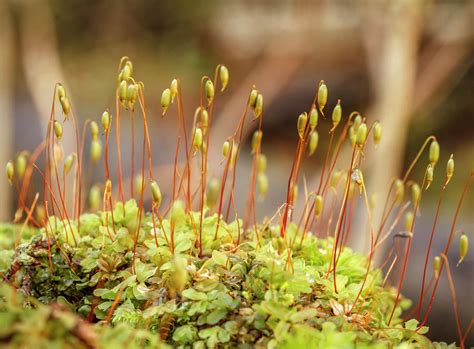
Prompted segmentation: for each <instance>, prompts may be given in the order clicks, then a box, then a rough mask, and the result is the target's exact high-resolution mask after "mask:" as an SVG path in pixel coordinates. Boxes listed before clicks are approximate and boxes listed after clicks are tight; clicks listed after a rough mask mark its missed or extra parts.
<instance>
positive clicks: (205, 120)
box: [201, 108, 209, 134]
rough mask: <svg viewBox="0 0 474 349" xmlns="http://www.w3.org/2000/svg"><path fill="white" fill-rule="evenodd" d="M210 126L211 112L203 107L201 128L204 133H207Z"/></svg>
mask: <svg viewBox="0 0 474 349" xmlns="http://www.w3.org/2000/svg"><path fill="white" fill-rule="evenodd" d="M208 127H209V113H208V112H207V110H206V109H204V108H201V128H202V132H203V134H206V132H207V128H208Z"/></svg>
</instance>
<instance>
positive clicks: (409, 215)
mask: <svg viewBox="0 0 474 349" xmlns="http://www.w3.org/2000/svg"><path fill="white" fill-rule="evenodd" d="M414 219H415V216H414V215H413V212H411V211H410V212H407V213H406V214H405V231H411V227H412V225H413V220H414Z"/></svg>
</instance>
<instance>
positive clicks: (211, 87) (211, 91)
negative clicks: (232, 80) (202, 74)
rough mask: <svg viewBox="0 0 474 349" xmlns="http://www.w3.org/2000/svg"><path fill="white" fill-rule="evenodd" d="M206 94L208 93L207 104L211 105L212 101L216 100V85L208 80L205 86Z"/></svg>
mask: <svg viewBox="0 0 474 349" xmlns="http://www.w3.org/2000/svg"><path fill="white" fill-rule="evenodd" d="M204 89H205V92H206V98H207V103H208V104H211V103H212V100H213V99H214V93H215V91H214V84H213V83H212V81H211V80H209V79H207V80H206V85H205V88H204Z"/></svg>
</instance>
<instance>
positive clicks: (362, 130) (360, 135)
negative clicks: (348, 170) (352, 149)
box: [356, 123, 367, 147]
mask: <svg viewBox="0 0 474 349" xmlns="http://www.w3.org/2000/svg"><path fill="white" fill-rule="evenodd" d="M366 139H367V124H365V123H362V124H361V125H360V126H359V129H358V130H357V136H356V143H357V145H358V146H359V147H362V146H364V144H365V141H366Z"/></svg>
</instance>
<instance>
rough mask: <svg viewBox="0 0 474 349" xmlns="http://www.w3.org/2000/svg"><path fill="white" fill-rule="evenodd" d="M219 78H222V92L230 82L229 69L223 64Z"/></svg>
mask: <svg viewBox="0 0 474 349" xmlns="http://www.w3.org/2000/svg"><path fill="white" fill-rule="evenodd" d="M219 78H220V80H221V84H222V88H221V92H222V91H224V90H225V88H226V87H227V84H228V83H229V69H227V67H226V66H225V65H221V67H220V69H219Z"/></svg>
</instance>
